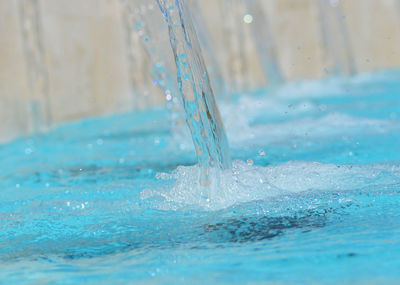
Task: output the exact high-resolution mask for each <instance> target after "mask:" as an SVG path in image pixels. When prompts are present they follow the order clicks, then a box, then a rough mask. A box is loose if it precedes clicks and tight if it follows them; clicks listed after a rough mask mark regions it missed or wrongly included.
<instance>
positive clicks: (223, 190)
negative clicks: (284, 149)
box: [141, 161, 400, 211]
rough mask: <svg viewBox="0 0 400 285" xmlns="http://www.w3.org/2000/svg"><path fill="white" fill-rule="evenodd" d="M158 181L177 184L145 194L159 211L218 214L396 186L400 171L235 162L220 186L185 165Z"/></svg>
mask: <svg viewBox="0 0 400 285" xmlns="http://www.w3.org/2000/svg"><path fill="white" fill-rule="evenodd" d="M218 176H219V177H218ZM158 179H162V180H170V181H171V182H172V185H171V184H170V183H166V184H163V186H161V188H160V189H146V190H144V191H142V192H141V198H142V199H143V200H149V201H153V204H152V206H153V207H155V208H158V209H164V210H174V209H179V208H184V207H194V208H199V209H202V210H211V211H212V210H219V209H223V208H227V207H230V206H233V205H236V204H240V203H246V202H251V201H256V200H265V199H268V198H270V197H275V196H279V195H285V194H288V193H300V192H305V191H347V190H354V189H362V188H365V187H371V186H384V185H393V184H397V183H400V167H399V166H396V165H353V166H351V165H350V166H340V165H334V164H324V163H319V162H298V161H292V162H287V163H284V164H281V165H278V166H267V167H261V166H254V165H249V164H248V163H245V162H242V161H234V163H233V168H232V169H231V170H226V171H221V172H220V173H219V175H218V173H215V177H214V179H213V181H214V184H213V185H211V186H209V187H204V186H201V185H200V184H199V167H198V166H189V167H183V166H181V167H178V169H177V170H175V171H174V172H173V173H171V174H167V173H161V174H159V175H158ZM166 185H167V186H166ZM168 185H169V186H168Z"/></svg>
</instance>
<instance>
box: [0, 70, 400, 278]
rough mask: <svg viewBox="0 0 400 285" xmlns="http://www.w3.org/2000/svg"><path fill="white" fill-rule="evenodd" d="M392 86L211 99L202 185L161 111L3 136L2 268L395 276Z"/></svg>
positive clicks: (41, 274) (385, 82) (56, 273)
mask: <svg viewBox="0 0 400 285" xmlns="http://www.w3.org/2000/svg"><path fill="white" fill-rule="evenodd" d="M399 95H400V71H399V70H395V71H390V72H380V73H375V74H364V75H360V76H357V77H354V78H349V79H340V78H336V79H329V80H324V81H311V82H301V83H291V84H289V85H286V86H284V87H282V88H280V89H277V90H259V91H256V92H251V94H250V93H249V94H242V95H241V96H239V97H236V98H235V99H234V100H233V101H232V102H230V103H221V104H220V105H221V113H222V117H223V119H224V122H225V125H226V130H227V135H228V138H229V141H230V145H231V154H232V158H233V160H234V162H233V165H234V166H233V169H232V170H225V171H222V172H221V173H220V178H219V179H215V180H214V182H213V185H211V186H210V187H209V188H207V189H205V188H204V187H201V186H199V185H198V181H199V179H198V177H199V169H198V167H197V166H195V163H196V157H195V155H194V151H193V147H192V143H191V139H190V138H189V136H188V135H186V132H185V131H184V130H182V132H180V133H178V134H172V133H171V129H170V126H169V124H168V120H167V119H166V118H167V117H168V114H167V112H166V111H165V110H149V111H145V112H135V113H129V114H123V115H115V116H110V117H102V118H93V119H86V120H82V121H78V122H75V123H70V124H66V125H63V126H60V127H58V128H57V129H55V130H53V131H51V132H50V133H49V134H47V135H40V136H33V137H28V138H22V139H19V140H17V141H14V142H12V143H9V144H7V145H3V146H0V169H1V171H0V283H2V282H4V283H8V284H13V283H22V282H24V281H25V282H30V283H34V282H37V283H45V282H50V283H51V282H62V283H73V282H92V283H95V282H96V283H113V284H115V283H117V284H118V283H123V284H125V283H126V282H128V281H130V282H132V281H137V282H142V283H150V282H160V283H173V284H176V283H188V284H197V283H201V284H203V283H205V282H219V283H232V282H236V283H243V282H244V281H246V282H249V283H257V282H266V281H269V282H281V283H310V282H312V283H321V282H322V283H338V282H340V283H350V282H356V283H366V282H371V283H397V282H399V281H400V209H399V205H400V144H399V139H400V124H399V120H400V96H399ZM217 176H218V175H216V177H217Z"/></svg>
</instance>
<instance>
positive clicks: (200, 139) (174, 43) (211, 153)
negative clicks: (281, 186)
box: [157, 0, 231, 184]
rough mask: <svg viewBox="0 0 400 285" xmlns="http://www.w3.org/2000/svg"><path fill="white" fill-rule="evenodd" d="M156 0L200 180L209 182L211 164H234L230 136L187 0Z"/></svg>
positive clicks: (226, 166) (220, 165)
mask: <svg viewBox="0 0 400 285" xmlns="http://www.w3.org/2000/svg"><path fill="white" fill-rule="evenodd" d="M157 3H158V4H159V7H160V9H161V11H162V13H163V15H164V17H165V20H166V22H167V24H168V29H169V35H170V43H171V47H172V50H173V53H174V58H175V62H176V67H177V76H178V85H179V88H180V91H181V95H182V99H183V103H184V108H185V112H186V121H187V124H188V126H189V129H190V131H191V134H192V139H193V142H194V145H195V148H196V153H197V157H198V160H199V164H200V166H201V168H202V169H203V171H202V174H201V176H202V178H201V181H203V183H204V184H208V183H209V182H210V170H211V169H212V168H221V169H227V168H229V167H230V166H231V161H230V154H229V147H228V140H227V138H226V134H225V130H224V127H223V123H222V119H221V116H220V113H219V110H218V106H217V103H216V100H215V97H214V92H213V90H212V87H211V84H210V80H209V77H208V72H207V69H206V66H205V64H204V60H203V57H202V54H201V48H200V44H199V40H198V38H197V34H196V31H195V29H194V27H193V23H192V20H191V16H190V12H189V9H188V7H187V6H186V3H185V1H184V0H176V1H174V0H157Z"/></svg>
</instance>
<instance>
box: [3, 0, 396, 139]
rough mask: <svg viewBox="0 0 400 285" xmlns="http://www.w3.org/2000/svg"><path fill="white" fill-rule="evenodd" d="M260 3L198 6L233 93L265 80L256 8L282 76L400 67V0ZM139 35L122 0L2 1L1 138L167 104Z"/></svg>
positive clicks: (225, 1) (212, 0)
mask: <svg viewBox="0 0 400 285" xmlns="http://www.w3.org/2000/svg"><path fill="white" fill-rule="evenodd" d="M134 1H135V0H133V2H132V3H134ZM258 1H259V3H258V5H259V6H257V7H258V8H257V10H256V11H254V10H252V8H251V7H249V5H248V3H249V2H247V1H246V0H200V1H199V2H198V3H197V5H198V6H199V8H198V9H199V10H198V12H199V13H200V12H201V15H202V17H203V21H202V22H203V24H204V27H203V28H202V29H203V32H204V31H205V32H207V33H208V34H209V39H208V43H209V46H208V47H207V48H208V49H206V50H205V51H204V54H205V58H206V61H208V64H209V66H210V68H212V66H213V65H215V62H213V61H215V59H217V60H216V61H217V62H218V68H219V72H220V75H221V76H222V77H223V78H224V82H225V85H226V86H227V87H228V88H226V90H228V91H230V92H235V91H240V90H243V89H246V88H256V87H259V86H263V85H266V84H268V76H267V74H266V72H265V70H264V69H263V66H262V65H261V63H260V54H259V52H260V50H259V48H257V44H256V43H255V42H256V41H255V40H254V39H255V37H256V36H257V35H260V33H263V30H262V29H261V30H260V27H259V25H258V26H256V24H257V21H259V20H260V18H257V17H255V16H256V15H255V14H257V16H258V17H260V15H261V16H264V17H265V19H266V20H267V21H268V28H269V37H270V38H271V44H272V45H273V49H274V52H275V54H276V57H277V62H278V65H279V68H280V69H281V70H282V75H283V77H284V79H285V80H288V81H291V80H297V79H306V78H321V77H324V76H329V75H331V74H332V73H333V71H334V70H340V71H341V72H342V74H353V73H355V72H363V71H370V70H379V69H385V68H393V67H397V66H400V0H342V1H337V0H336V1H329V0H258ZM147 3H149V4H148V5H152V4H151V3H152V0H147ZM200 4H201V5H200ZM155 8H157V7H151V9H155ZM253 8H254V7H253ZM146 9H150V8H149V7H146ZM157 12H158V11H157ZM154 13H155V12H154ZM246 15H252V16H253V15H254V19H252V21H249V17H247V18H245V16H246ZM160 17H161V15H160ZM265 19H264V20H265ZM253 20H254V22H253ZM150 22H151V21H150ZM165 29H166V27H165V26H160V27H159V30H160V31H162V32H165V33H166V32H167V31H166V30H165ZM210 31H211V32H210ZM135 32H136V31H134V30H132V29H131V28H130V17H129V15H128V14H127V11H126V8H125V7H124V6H123V5H122V4H121V2H120V1H119V0H83V1H82V0H0V35H1V37H0V120H1V124H0V142H6V141H9V140H10V139H13V138H16V137H18V136H21V135H27V134H31V133H33V132H41V131H46V130H47V129H48V128H50V127H52V126H55V125H57V124H59V123H61V122H66V121H70V120H74V119H78V118H82V117H87V116H94V115H101V114H111V113H114V112H123V111H128V110H134V109H141V108H148V107H152V106H156V105H162V104H164V101H165V100H164V94H163V92H162V91H161V90H160V89H159V88H157V87H156V86H154V84H152V79H151V75H150V73H151V60H150V59H149V57H148V56H146V53H145V49H144V47H143V45H140V43H139V41H140V39H139V38H138V35H137V34H135ZM211 47H212V50H213V53H212V54H210V48H211ZM165 48H168V49H169V48H170V47H169V46H165ZM171 56H172V54H171ZM210 73H211V75H213V72H210ZM173 77H175V75H173ZM217 95H219V94H217Z"/></svg>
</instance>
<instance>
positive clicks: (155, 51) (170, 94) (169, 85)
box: [120, 0, 184, 138]
mask: <svg viewBox="0 0 400 285" xmlns="http://www.w3.org/2000/svg"><path fill="white" fill-rule="evenodd" d="M120 1H121V4H122V6H123V7H124V11H125V12H126V14H127V16H128V19H127V22H128V23H127V29H128V33H130V32H131V31H134V32H135V33H136V35H137V36H138V37H139V42H138V44H139V45H140V46H141V48H142V50H143V51H144V54H145V55H146V57H147V59H148V60H149V62H150V65H151V70H149V71H148V73H150V74H151V77H152V80H153V82H152V83H153V84H154V85H156V86H157V87H158V88H159V89H160V91H161V93H162V94H164V96H165V101H166V107H167V109H168V110H169V119H170V123H171V126H172V130H173V133H174V135H176V137H177V138H181V137H182V136H183V134H182V132H181V131H182V125H183V124H184V123H183V122H184V119H183V118H184V115H183V113H184V112H183V109H182V106H181V100H180V98H179V95H178V93H179V91H178V90H177V87H176V82H175V80H174V79H173V77H172V76H171V74H173V72H174V70H172V67H171V65H172V64H173V63H172V62H171V63H170V62H168V60H167V59H168V57H167V56H166V55H165V52H164V50H165V45H164V41H167V42H168V39H164V38H162V39H160V38H161V36H160V33H158V35H155V34H154V30H150V27H149V24H148V20H146V17H149V18H151V19H152V21H155V20H156V19H157V18H156V17H152V16H153V15H152V14H150V13H151V12H152V11H153V9H156V8H157V7H155V5H154V4H148V3H147V1H146V0H144V1H143V0H120ZM134 8H135V9H134ZM161 21H162V20H161ZM153 24H155V23H153ZM160 24H162V23H160ZM157 27H158V25H157ZM128 46H130V50H131V52H133V50H134V49H136V48H137V47H135V46H132V44H128ZM138 56H139V57H140V56H141V54H139V55H138ZM136 68H138V67H137V66H136ZM146 73H147V72H146ZM148 75H149V74H146V75H145V76H148ZM133 85H134V86H135V89H136V88H137V86H138V85H140V83H137V82H135V84H133ZM139 98H141V99H142V98H143V97H139Z"/></svg>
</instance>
